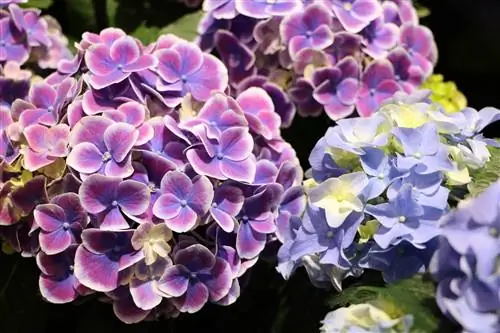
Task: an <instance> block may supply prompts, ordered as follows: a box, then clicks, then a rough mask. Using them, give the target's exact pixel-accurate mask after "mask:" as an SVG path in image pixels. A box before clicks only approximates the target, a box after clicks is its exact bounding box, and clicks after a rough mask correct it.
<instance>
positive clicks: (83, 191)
mask: <svg viewBox="0 0 500 333" xmlns="http://www.w3.org/2000/svg"><path fill="white" fill-rule="evenodd" d="M120 182H121V179H120V178H114V177H106V176H103V175H92V176H89V177H88V178H86V179H85V181H84V182H83V183H82V185H81V186H80V189H79V192H78V193H79V195H80V200H81V203H82V206H83V208H85V210H87V211H88V212H89V213H92V214H97V213H100V212H102V211H104V210H105V209H106V208H108V207H110V206H111V205H112V202H113V200H116V197H117V191H118V185H119V184H120Z"/></svg>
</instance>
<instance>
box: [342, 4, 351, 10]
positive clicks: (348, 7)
mask: <svg viewBox="0 0 500 333" xmlns="http://www.w3.org/2000/svg"><path fill="white" fill-rule="evenodd" d="M344 9H345V10H347V11H350V10H351V9H352V3H350V2H345V3H344Z"/></svg>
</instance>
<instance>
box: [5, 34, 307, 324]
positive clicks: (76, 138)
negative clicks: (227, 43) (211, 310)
mask: <svg viewBox="0 0 500 333" xmlns="http://www.w3.org/2000/svg"><path fill="white" fill-rule="evenodd" d="M40 35H41V36H46V34H43V33H40ZM40 38H41V37H40ZM76 48H77V54H76V55H75V56H74V57H73V58H71V59H63V60H61V61H59V62H58V66H57V70H56V71H55V72H54V73H52V74H51V75H49V76H48V77H47V78H46V79H44V80H41V81H40V82H36V83H33V84H32V85H31V86H30V87H29V91H28V92H27V94H25V95H26V96H21V97H20V98H17V99H15V100H14V101H13V102H12V105H11V106H10V109H9V108H6V109H2V126H1V129H2V150H1V151H0V156H1V158H2V174H1V175H2V179H1V181H2V183H1V195H0V202H1V213H2V218H1V219H0V233H1V235H2V236H3V238H4V239H5V240H6V241H7V242H8V244H9V245H10V246H12V247H13V248H14V249H15V250H17V251H19V252H21V253H22V254H23V255H24V256H34V257H36V260H37V264H38V266H39V268H40V270H41V274H40V282H39V284H40V292H41V294H42V296H43V297H44V298H45V299H47V300H48V301H50V302H52V303H67V302H72V301H74V300H75V299H77V298H78V297H80V296H84V295H89V294H93V293H102V295H103V297H104V300H107V301H109V302H111V303H112V304H113V309H114V312H115V314H116V315H117V317H118V318H119V319H121V320H122V321H124V322H126V323H133V322H139V321H141V320H143V319H147V318H156V317H157V316H159V315H167V316H169V317H172V316H176V315H177V314H178V313H179V312H187V313H194V312H197V311H199V310H200V309H201V308H202V307H203V306H204V305H205V304H206V303H207V302H212V303H217V304H220V305H229V304H232V303H234V302H235V301H236V299H237V298H238V297H239V295H240V284H239V279H240V278H241V277H242V276H243V275H245V273H246V272H247V271H248V270H249V269H250V268H251V267H252V266H253V265H254V264H255V263H256V261H257V260H258V258H259V255H260V253H261V252H262V251H263V250H264V248H265V247H266V245H267V244H269V243H273V242H275V241H276V240H277V239H283V232H284V230H285V229H286V225H287V224H288V220H290V219H291V218H293V217H294V216H298V215H299V214H300V213H301V211H302V210H303V207H304V206H305V196H304V194H303V190H302V188H301V186H300V181H301V179H302V171H301V169H300V165H299V163H298V160H297V158H296V157H295V152H294V150H293V149H292V148H291V146H290V145H289V144H287V143H286V142H285V141H283V139H282V138H281V135H280V125H281V119H280V118H279V116H278V115H277V113H276V112H275V108H274V104H273V102H272V99H271V97H270V96H269V95H268V93H266V91H265V90H264V89H262V88H258V87H250V88H248V89H246V90H244V91H241V93H240V94H238V96H237V97H236V98H233V97H230V96H228V95H227V94H226V93H225V92H226V90H227V89H228V87H227V86H228V73H227V70H226V68H225V66H224V65H223V64H222V62H221V61H220V60H218V59H217V58H215V57H214V56H212V55H209V54H206V53H203V52H202V51H201V50H200V49H199V47H197V46H196V45H195V44H192V43H190V42H187V41H185V40H183V39H180V38H178V37H176V36H174V35H163V36H161V37H160V38H159V39H158V40H157V41H156V42H154V43H152V44H150V45H143V44H142V43H141V42H140V41H139V40H137V39H135V38H133V37H131V36H129V35H127V34H125V32H124V31H122V30H121V29H118V28H107V29H104V30H103V31H101V32H100V33H99V34H95V33H85V34H84V35H83V36H82V40H81V41H80V42H79V43H78V44H77V45H76Z"/></svg>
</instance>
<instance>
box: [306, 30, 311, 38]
mask: <svg viewBox="0 0 500 333" xmlns="http://www.w3.org/2000/svg"><path fill="white" fill-rule="evenodd" d="M311 35H312V32H311V31H309V30H307V31H306V37H307V38H310V37H311Z"/></svg>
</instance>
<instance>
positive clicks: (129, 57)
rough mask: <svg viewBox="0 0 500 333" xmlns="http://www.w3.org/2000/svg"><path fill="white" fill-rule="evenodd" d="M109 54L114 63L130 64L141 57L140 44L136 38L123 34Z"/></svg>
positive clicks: (112, 46)
mask: <svg viewBox="0 0 500 333" xmlns="http://www.w3.org/2000/svg"><path fill="white" fill-rule="evenodd" d="M109 55H110V57H111V59H113V62H114V63H117V64H122V65H128V64H130V63H133V62H135V61H136V60H137V59H138V58H139V55H140V49H139V45H138V44H137V41H136V40H135V39H134V38H132V37H130V36H123V37H120V38H119V39H117V40H116V41H115V42H114V43H113V44H112V45H111V48H110V49H109Z"/></svg>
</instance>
